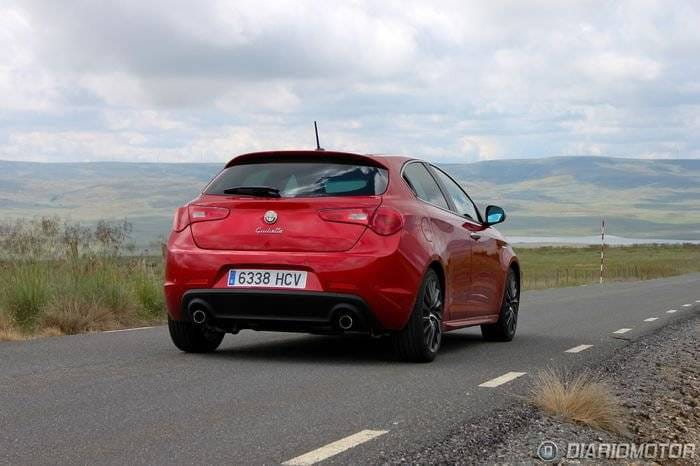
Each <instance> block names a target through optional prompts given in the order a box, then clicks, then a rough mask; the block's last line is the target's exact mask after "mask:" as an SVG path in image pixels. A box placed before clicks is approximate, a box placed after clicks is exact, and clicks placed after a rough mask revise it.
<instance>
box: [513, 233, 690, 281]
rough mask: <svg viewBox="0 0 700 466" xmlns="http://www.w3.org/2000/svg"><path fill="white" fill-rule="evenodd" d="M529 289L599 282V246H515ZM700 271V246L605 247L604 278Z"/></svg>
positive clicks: (669, 274) (646, 277) (648, 276)
mask: <svg viewBox="0 0 700 466" xmlns="http://www.w3.org/2000/svg"><path fill="white" fill-rule="evenodd" d="M516 249H517V251H516V252H517V254H518V257H519V258H520V263H521V265H522V269H523V288H524V289H526V290H534V289H542V288H555V287H562V286H576V285H586V284H591V283H598V281H599V279H600V246H587V247H563V246H547V247H537V248H532V247H526V248H516ZM691 272H700V245H696V244H682V245H658V244H651V245H637V246H612V247H610V246H609V247H606V248H605V269H604V281H605V282H612V281H634V280H649V279H652V278H661V277H671V276H674V275H682V274H685V273H691Z"/></svg>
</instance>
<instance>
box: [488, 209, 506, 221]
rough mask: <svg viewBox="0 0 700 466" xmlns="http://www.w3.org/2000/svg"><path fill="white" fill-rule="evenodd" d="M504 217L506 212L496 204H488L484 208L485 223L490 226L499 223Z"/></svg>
mask: <svg viewBox="0 0 700 466" xmlns="http://www.w3.org/2000/svg"><path fill="white" fill-rule="evenodd" d="M505 219H506V213H505V211H504V210H503V209H501V208H500V207H498V206H497V205H490V206H488V207H487V208H486V225H487V226H491V225H495V224H497V223H501V222H502V221H504V220H505Z"/></svg>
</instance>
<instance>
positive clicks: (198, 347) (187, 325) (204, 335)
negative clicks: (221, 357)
mask: <svg viewBox="0 0 700 466" xmlns="http://www.w3.org/2000/svg"><path fill="white" fill-rule="evenodd" d="M168 329H169V330H170V338H171V339H172V340H173V343H174V344H175V346H177V347H178V349H180V350H182V351H185V352H187V353H211V352H212V351H214V350H216V348H218V347H219V345H220V344H221V340H223V339H224V333H223V332H213V331H211V330H207V329H206V328H205V327H204V326H203V325H196V324H193V323H191V322H181V321H178V320H172V319H171V318H170V317H168Z"/></svg>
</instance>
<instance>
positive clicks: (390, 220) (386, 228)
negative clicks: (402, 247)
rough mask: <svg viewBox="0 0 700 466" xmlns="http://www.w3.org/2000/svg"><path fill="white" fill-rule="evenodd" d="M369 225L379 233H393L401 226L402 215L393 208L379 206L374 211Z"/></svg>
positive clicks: (385, 234) (386, 234)
mask: <svg viewBox="0 0 700 466" xmlns="http://www.w3.org/2000/svg"><path fill="white" fill-rule="evenodd" d="M369 227H370V228H371V229H372V230H374V231H375V232H376V233H378V234H380V235H384V236H388V235H393V234H394V233H396V232H398V231H399V230H401V228H403V215H401V212H399V211H398V210H396V209H394V208H391V207H385V206H382V207H379V208H378V209H377V211H376V212H374V215H373V216H372V222H371V223H370V225H369Z"/></svg>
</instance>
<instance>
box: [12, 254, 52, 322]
mask: <svg viewBox="0 0 700 466" xmlns="http://www.w3.org/2000/svg"><path fill="white" fill-rule="evenodd" d="M50 287H51V275H50V273H49V269H48V268H46V267H42V266H41V265H38V264H32V263H29V264H21V265H18V266H16V267H13V268H12V270H11V273H9V274H8V275H7V277H5V283H4V286H3V288H4V289H3V294H2V295H3V301H4V302H3V304H4V306H5V307H6V308H7V309H8V310H9V311H10V315H11V316H12V317H13V319H14V321H15V323H17V325H19V326H20V327H23V328H25V329H29V328H31V327H32V326H33V325H34V323H35V321H36V318H37V316H38V315H39V314H41V312H42V309H43V307H44V305H45V304H46V302H47V300H48V299H49V296H50V292H51V290H50Z"/></svg>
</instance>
